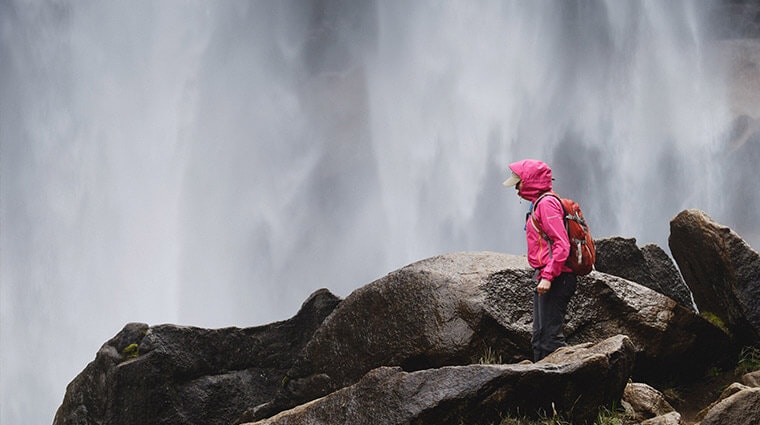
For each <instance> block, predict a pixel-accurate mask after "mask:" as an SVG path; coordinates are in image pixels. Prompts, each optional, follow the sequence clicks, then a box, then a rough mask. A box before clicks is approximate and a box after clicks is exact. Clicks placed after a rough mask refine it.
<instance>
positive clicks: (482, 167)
mask: <svg viewBox="0 0 760 425" xmlns="http://www.w3.org/2000/svg"><path fill="white" fill-rule="evenodd" d="M712 5H713V3H709V2H702V1H668V2H646V1H641V2H619V1H613V0H609V1H601V0H598V1H591V0H587V1H584V0H574V1H533V2H523V1H511V2H504V1H485V0H484V1H477V2H476V1H447V2H440V1H415V2H407V1H398V0H390V1H378V2H374V1H371V0H367V1H354V0H350V1H349V0H324V1H317V0H314V1H309V2H304V1H297V0H287V1H251V2H223V3H210V2H206V1H184V0H183V1H172V0H167V1H162V2H153V1H145V0H142V1H128V2H126V1H124V2H100V1H76V2H74V1H44V2H28V1H23V0H17V1H4V2H0V37H1V38H0V82H1V83H0V84H2V85H1V86H0V87H2V96H0V141H1V143H2V145H1V149H2V150H1V151H0V165H1V166H2V168H1V171H0V172H1V173H2V176H1V177H2V178H1V179H0V189H2V202H1V203H0V220H2V221H1V222H0V227H1V229H2V230H1V233H0V239H1V242H2V245H1V249H0V256H1V257H0V259H1V267H0V273H1V274H0V277H1V278H2V287H1V288H2V293H1V294H0V295H1V296H0V307H1V310H0V312H1V318H2V324H0V339H1V341H0V385H1V386H2V387H0V422H2V423H8V424H11V423H45V422H46V421H47V422H52V417H53V415H54V411H55V409H56V408H57V406H58V405H59V404H60V402H61V400H62V398H63V393H64V390H65V385H66V384H67V383H68V382H69V381H71V379H73V377H74V376H75V375H76V374H77V373H78V372H79V371H81V370H82V369H83V368H84V366H85V365H86V364H87V362H89V361H90V360H91V359H92V358H93V357H94V353H95V352H96V351H97V349H98V347H99V346H100V344H102V343H103V342H105V341H106V340H107V339H108V338H110V337H111V336H112V335H114V334H116V333H117V332H118V331H119V330H120V329H121V328H122V327H123V325H124V324H126V323H128V322H134V321H139V322H146V323H149V324H152V325H155V324H160V323H165V322H171V323H178V324H185V325H195V326H204V327H221V326H241V327H242V326H253V325H259V324H264V323H269V322H272V321H275V320H281V319H285V318H288V317H290V316H292V315H293V314H295V312H296V311H297V310H298V307H299V305H300V303H301V302H302V301H303V300H305V299H306V297H307V296H308V295H309V294H310V293H311V292H313V291H314V290H316V289H319V288H322V287H326V288H329V289H330V290H332V291H333V292H335V293H336V294H338V295H340V296H346V295H348V294H349V293H350V292H351V291H352V290H353V289H356V288H358V287H360V286H362V285H364V284H366V283H369V282H371V281H372V280H374V279H376V278H379V277H381V276H383V275H384V274H385V273H387V272H390V271H392V270H394V269H396V268H398V267H401V266H403V265H405V264H408V263H411V262H413V261H416V260H420V259H423V258H426V257H429V256H433V255H437V254H441V253H446V252H452V251H466V250H491V251H501V252H509V253H514V254H522V253H523V250H524V240H523V235H522V223H521V220H522V218H523V217H524V213H525V210H526V209H527V208H528V206H527V205H526V204H525V203H524V202H521V201H520V200H519V199H518V198H517V196H516V195H515V194H514V191H511V190H508V189H505V188H503V187H502V186H501V184H500V183H501V181H503V179H504V178H505V176H506V165H507V164H508V163H509V162H512V161H515V160H518V159H522V158H526V157H534V158H540V159H543V160H545V161H546V162H548V163H549V164H550V165H552V167H553V169H554V175H555V178H556V182H555V189H556V190H557V191H558V192H560V193H561V194H563V195H565V196H568V197H573V198H574V199H576V200H578V201H579V202H580V203H581V205H582V207H583V209H584V212H585V214H586V216H587V218H588V219H589V221H590V222H591V224H592V231H593V233H594V235H595V236H596V237H605V236H613V235H620V236H625V237H636V238H637V240H638V242H639V244H640V245H643V244H645V243H657V244H659V245H660V246H662V247H663V248H665V249H667V236H668V234H669V230H668V226H669V220H670V219H671V218H672V217H673V216H674V215H675V214H677V213H678V212H679V211H681V210H682V209H684V208H692V207H693V208H700V209H703V210H705V211H706V212H708V214H711V215H712V216H713V217H714V218H715V219H716V220H719V221H721V222H722V223H724V224H727V225H729V226H732V227H734V228H735V229H736V230H738V231H740V233H741V232H742V231H746V232H747V234H743V236H745V237H746V238H747V240H748V241H749V242H750V243H751V244H753V246H755V247H757V246H758V242H760V234H758V233H756V232H757V230H755V229H757V228H758V222H757V217H758V215H757V214H754V213H751V214H748V213H747V211H756V210H757V209H756V207H758V206H759V205H760V200H759V198H760V197H759V196H758V193H757V191H756V190H755V189H753V188H751V187H749V185H748V184H747V183H748V181H746V180H743V179H746V178H751V177H749V176H751V174H750V173H751V172H752V169H753V167H755V164H756V163H757V153H756V152H757V149H755V150H754V151H752V150H750V151H749V152H755V153H754V154H753V155H755V156H751V155H750V156H747V155H741V154H739V155H737V154H735V153H734V152H736V149H735V147H736V146H734V150H732V149H731V148H730V147H729V145H728V144H727V143H728V142H727V137H728V136H727V134H729V135H730V134H734V136H736V134H737V133H736V129H741V128H750V127H751V126H752V125H755V124H753V123H756V120H757V118H758V116H759V115H760V114H758V113H757V111H758V109H759V108H758V107H757V105H756V104H752V101H749V106H747V104H746V103H745V104H742V105H744V106H743V108H744V109H741V108H740V109H739V110H736V108H733V109H732V107H731V105H732V103H731V96H730V90H728V88H729V84H728V83H726V79H727V77H726V75H727V70H726V68H725V67H724V66H723V65H724V64H725V62H724V61H721V60H718V59H719V58H720V57H718V56H716V55H717V53H716V51H718V50H719V49H715V39H714V37H712V36H711V32H710V31H709V30H712V29H711V28H708V27H707V26H706V25H705V22H707V19H706V17H707V16H708V14H709V13H711V7H712ZM716 58H718V59H716ZM758 91H760V89H758ZM755 98H757V96H755ZM734 116H740V119H739V120H738V121H732V120H733V119H734ZM742 124H743V125H744V127H742V126H741V125H742ZM731 125H733V127H731ZM732 128H733V129H734V130H735V131H734V133H730V132H729V130H731V129H732ZM750 134H751V132H750ZM737 140H738V141H739V142H737ZM731 141H733V142H734V143H739V144H740V145H742V146H744V147H745V148H746V147H747V146H749V147H750V148H752V146H753V145H757V143H756V139H751V138H750V139H747V138H744V139H742V138H741V137H733V138H732V139H731ZM739 152H747V149H745V150H743V151H741V150H740V151H739ZM753 158H754V159H753ZM753 181H754V180H749V182H753ZM742 183H744V184H742ZM734 184H736V186H738V187H741V188H742V189H741V190H733V189H731V188H732V187H734V186H733V185H734ZM751 232H755V233H751ZM753 238H754V239H753Z"/></svg>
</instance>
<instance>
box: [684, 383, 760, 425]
mask: <svg viewBox="0 0 760 425" xmlns="http://www.w3.org/2000/svg"><path fill="white" fill-rule="evenodd" d="M748 388H750V387H748V386H746V385H743V384H740V383H738V382H734V383H732V384H731V385H729V386H728V387H726V389H724V390H723V391H722V392H721V393H720V396H718V399H717V400H715V401H714V402H712V403H711V404H710V405H709V406H707V407H705V408H704V409H702V410H701V411H700V412H699V413H698V414H697V420H699V421H701V420H702V419H704V418H705V416H706V415H707V413H708V412H709V411H710V410H711V409H712V408H713V407H715V406H716V405H718V403H720V402H721V401H723V400H725V399H727V398H729V397H731V396H732V395H734V394H736V393H738V392H739V391H742V390H746V389H748Z"/></svg>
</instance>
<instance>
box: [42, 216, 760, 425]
mask: <svg viewBox="0 0 760 425" xmlns="http://www.w3.org/2000/svg"><path fill="white" fill-rule="evenodd" d="M683 214H684V216H679V217H677V218H676V219H674V221H673V223H672V225H673V229H674V230H673V235H672V236H671V250H672V251H673V252H674V256H675V257H676V260H677V261H678V264H679V266H680V268H681V270H682V271H683V270H686V271H685V272H683V275H684V278H683V279H682V278H681V275H680V274H679V273H678V270H677V269H676V267H675V265H674V264H673V262H672V261H671V260H670V259H669V258H668V257H667V255H663V254H664V252H662V250H661V249H659V248H658V249H653V248H652V247H645V248H644V249H641V250H639V249H638V248H636V247H635V241H631V240H624V239H621V238H612V239H611V240H602V241H600V243H599V244H598V247H599V248H598V249H599V251H600V252H599V257H600V259H602V262H601V263H600V266H602V267H603V268H604V269H605V271H606V272H607V273H602V272H599V271H595V272H592V273H591V274H590V275H588V276H585V277H582V278H580V279H579V286H578V291H577V293H576V295H575V296H574V298H573V300H572V301H571V304H570V306H569V309H568V310H569V313H568V317H567V326H566V332H565V333H566V336H567V339H568V342H569V343H571V344H572V346H571V347H568V348H566V349H563V350H560V351H558V352H557V353H555V354H554V355H552V356H550V358H547V360H546V361H542V362H539V363H536V364H532V363H530V362H527V361H525V359H527V358H529V356H530V352H531V350H530V333H531V303H532V290H533V286H534V283H533V282H531V274H532V271H531V269H530V268H529V267H528V265H527V262H526V260H525V258H524V257H522V256H513V255H507V254H499V253H491V252H463V253H452V254H447V255H441V256H437V257H433V258H429V259H426V260H422V261H419V262H417V263H414V264H411V265H409V266H406V267H404V268H402V269H399V270H397V271H394V272H392V273H389V274H388V275H387V276H384V277H382V278H380V279H378V280H377V281H375V282H372V283H370V284H368V285H366V286H364V287H362V288H359V289H357V290H356V291H354V292H353V293H352V294H350V295H349V296H348V297H346V299H344V300H340V299H338V298H337V297H335V296H334V295H332V294H331V293H329V291H327V290H319V291H317V292H316V293H314V294H313V295H312V296H311V297H310V298H309V299H308V300H307V301H306V302H305V303H304V305H303V307H302V308H301V310H300V311H299V312H298V313H297V314H296V316H294V317H293V318H292V319H290V320H287V321H284V322H279V323H273V324H270V325H266V326H261V327H255V328H247V329H238V328H227V329H216V330H210V329H199V328H189V327H182V326H174V325H161V326H152V327H151V326H148V325H145V324H128V325H127V326H126V327H125V328H124V329H123V330H122V331H121V332H120V333H119V334H118V335H116V336H115V337H114V338H113V339H111V340H110V341H108V342H106V343H105V344H104V345H103V347H102V348H101V349H100V351H99V352H98V353H97V355H96V358H95V360H94V361H93V362H92V363H91V364H89V365H88V366H87V367H86V368H85V370H84V371H83V372H82V373H81V374H80V375H79V376H78V377H77V378H76V379H74V381H73V382H72V383H71V384H70V385H69V387H68V389H67V393H66V396H65V398H64V402H63V404H62V406H61V407H60V409H59V411H58V413H57V415H56V418H55V422H54V424H56V425H64V424H65V425H68V424H190V423H204V424H231V423H235V422H237V423H243V422H254V421H260V423H262V424H287V423H299V424H322V423H324V424H328V423H355V424H363V423H367V424H369V423H373V424H402V423H404V424H406V423H415V424H427V423H436V424H449V423H451V424H458V423H460V421H461V420H467V421H470V422H468V423H490V422H489V421H493V418H498V417H499V416H498V415H500V414H504V413H509V412H517V411H519V412H521V414H527V415H535V414H538V412H539V411H544V412H547V411H548V410H547V409H549V408H550V407H551V406H554V408H555V409H558V411H561V412H562V413H563V414H565V415H567V416H568V417H573V418H575V419H576V420H578V421H582V420H586V419H588V418H592V417H593V416H594V415H595V414H596V409H597V408H598V407H599V406H603V405H607V406H609V405H610V404H611V403H612V402H616V401H619V400H620V398H621V396H622V395H623V389H624V387H625V384H626V382H627V381H628V379H629V378H633V379H634V380H637V381H642V382H654V381H657V380H661V379H663V378H667V379H668V380H670V382H679V380H689V379H694V378H698V377H701V376H702V375H703V373H704V371H705V370H706V369H708V368H711V367H715V366H726V365H731V362H732V361H734V360H735V357H734V354H735V352H734V351H735V347H736V344H737V343H739V342H740V343H741V344H746V343H755V344H757V343H758V341H757V339H756V336H755V335H756V334H755V333H753V332H754V328H753V327H752V326H753V325H751V324H752V323H753V320H754V319H753V318H754V316H753V314H752V311H751V310H748V309H747V305H748V304H751V303H748V302H747V300H748V299H749V298H748V297H749V295H742V294H750V295H751V294H753V293H754V292H752V291H756V290H757V288H758V286H760V281H758V280H757V279H756V276H757V275H758V273H759V272H760V265H758V263H757V261H756V258H757V253H756V252H755V251H753V250H752V249H751V248H750V247H749V246H748V245H746V244H742V243H740V238H738V236H736V235H735V234H732V233H731V232H729V231H725V230H720V231H718V232H716V231H715V230H714V229H713V226H718V225H716V224H715V223H711V222H710V221H709V219H708V218H706V217H705V216H704V215H702V214H699V213H697V212H693V211H687V212H684V213H683ZM684 217H691V219H685V218H684ZM695 220H696V221H695ZM694 223H696V224H694ZM718 227H719V228H720V226H718ZM684 229H688V231H686V230H684ZM716 233H717V234H718V235H722V236H723V237H722V238H719V239H715V235H716ZM725 237H728V238H729V239H730V240H735V242H734V243H731V244H730V249H728V250H727V248H726V247H727V245H726V242H725V240H724V239H723V238H725ZM652 252H653V253H654V254H652ZM676 253H677V254H676ZM605 258H606V259H607V260H605ZM621 258H623V259H630V261H628V262H626V261H622V262H621V261H620V259H621ZM736 260H741V264H735V263H734V262H735V261H736ZM631 263H633V264H636V265H637V266H635V267H631ZM616 264H617V265H616ZM705 266H709V267H707V268H705ZM629 279H639V280H642V281H643V283H645V284H646V285H647V286H650V287H647V286H644V285H641V284H639V283H636V282H633V281H631V280H629ZM716 282H718V283H721V284H723V285H728V286H724V287H720V286H717V284H716ZM687 285H688V286H687ZM652 287H654V288H655V289H658V290H659V291H661V292H667V291H671V292H670V293H671V296H674V297H680V298H681V299H680V301H678V302H677V301H675V300H674V299H671V298H669V297H668V296H666V295H663V294H662V293H660V292H658V291H656V290H653V289H651V288H652ZM689 287H691V288H692V289H693V291H694V294H695V296H694V299H695V300H696V305H697V307H698V308H700V309H701V305H700V302H701V301H703V300H709V302H705V303H704V305H706V306H710V307H711V308H712V309H713V310H715V311H719V312H724V314H725V317H726V320H727V322H728V323H731V324H732V328H731V329H733V330H734V331H733V332H731V333H726V332H725V331H724V330H722V329H721V328H720V327H718V326H715V325H714V324H713V323H711V322H709V321H707V320H705V319H703V318H702V316H700V315H699V314H697V313H696V312H695V311H694V308H693V307H694V306H693V304H691V305H688V304H687V302H686V300H687V298H686V297H685V296H682V295H683V294H684V292H685V291H688V288H689ZM734 288H739V289H741V291H738V292H737V291H736V290H734ZM724 290H725V291H728V292H730V293H731V294H732V295H731V296H730V297H729V298H730V299H731V300H733V301H731V302H733V304H727V303H728V302H729V301H726V299H725V298H726V296H724V297H723V298H721V299H719V300H715V299H714V298H716V296H715V295H714V294H713V293H712V292H710V291H713V292H716V291H724ZM679 294H680V295H679ZM698 294H699V295H698ZM742 297H744V298H742ZM688 299H689V300H690V296H689V298H688ZM742 300H744V301H742ZM711 303H712V304H711ZM729 310H730V314H729V313H728V311H729ZM715 314H718V313H715ZM741 326H747V327H748V329H750V330H752V331H751V332H750V331H741V332H740V331H738V330H739V329H742V328H741ZM737 335H741V340H737V339H735V338H732V337H735V336H737ZM753 338H754V339H753ZM484 362H487V363H499V365H483V364H481V363H484ZM521 362H522V364H520V363H521ZM547 388H552V390H551V391H547V390H546V389H547ZM631 391H633V390H631ZM631 391H629V392H631ZM674 413H675V412H667V413H665V414H667V415H670V416H673V415H674Z"/></svg>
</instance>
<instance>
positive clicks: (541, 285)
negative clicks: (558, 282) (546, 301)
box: [536, 279, 552, 295]
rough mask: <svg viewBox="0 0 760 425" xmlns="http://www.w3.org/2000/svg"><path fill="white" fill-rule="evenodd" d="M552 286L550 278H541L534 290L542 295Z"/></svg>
mask: <svg viewBox="0 0 760 425" xmlns="http://www.w3.org/2000/svg"><path fill="white" fill-rule="evenodd" d="M551 287H552V282H551V281H550V280H546V279H541V281H540V282H538V286H537V287H536V292H538V295H544V294H545V293H547V292H549V289H551Z"/></svg>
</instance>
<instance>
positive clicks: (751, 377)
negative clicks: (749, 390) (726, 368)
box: [742, 370, 760, 387]
mask: <svg viewBox="0 0 760 425" xmlns="http://www.w3.org/2000/svg"><path fill="white" fill-rule="evenodd" d="M742 384H744V385H746V386H748V387H760V370H756V371H754V372H749V373H745V374H744V375H742Z"/></svg>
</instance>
